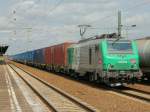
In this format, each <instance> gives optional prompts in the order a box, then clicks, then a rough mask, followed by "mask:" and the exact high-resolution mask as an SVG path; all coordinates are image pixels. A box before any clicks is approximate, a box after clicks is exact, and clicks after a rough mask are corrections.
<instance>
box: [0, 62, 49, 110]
mask: <svg viewBox="0 0 150 112" xmlns="http://www.w3.org/2000/svg"><path fill="white" fill-rule="evenodd" d="M0 112H48V109H47V107H45V105H43V104H42V101H41V99H39V98H38V97H37V95H36V94H35V93H34V91H32V90H31V88H29V87H28V86H27V85H26V84H25V82H23V80H22V79H21V78H20V77H18V75H17V74H16V73H15V72H14V71H13V70H12V69H11V68H10V67H9V66H8V65H7V64H5V63H1V64H0Z"/></svg>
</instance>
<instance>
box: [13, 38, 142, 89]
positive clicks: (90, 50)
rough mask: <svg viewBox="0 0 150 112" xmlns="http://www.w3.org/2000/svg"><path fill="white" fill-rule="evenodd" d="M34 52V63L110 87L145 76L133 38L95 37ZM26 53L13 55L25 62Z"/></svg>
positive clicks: (15, 58)
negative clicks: (142, 72)
mask: <svg viewBox="0 0 150 112" xmlns="http://www.w3.org/2000/svg"><path fill="white" fill-rule="evenodd" d="M109 36H110V35H107V37H109ZM105 37H106V36H105ZM31 52H33V61H32V64H33V65H34V66H36V67H40V68H44V69H47V70H50V71H55V72H61V73H67V74H70V75H71V76H73V77H75V78H77V77H84V78H86V79H88V80H89V81H94V82H103V83H105V84H107V85H110V86H120V85H123V84H127V83H134V82H136V80H137V79H140V77H141V75H142V74H141V72H140V68H139V56H138V50H137V46H136V43H135V42H134V41H131V40H124V39H121V40H116V38H112V39H108V38H104V36H102V37H99V38H95V37H93V38H89V39H85V40H82V41H79V42H78V43H62V44H58V45H54V46H50V47H47V48H42V49H38V50H34V51H31ZM26 54H28V52H26V53H25V54H24V53H23V54H19V55H15V56H12V57H13V58H14V60H15V61H17V60H18V59H19V60H20V61H22V60H24V58H28V57H26ZM24 56H25V57H24ZM22 57H23V58H22ZM26 61H29V59H25V61H24V62H25V63H28V62H26Z"/></svg>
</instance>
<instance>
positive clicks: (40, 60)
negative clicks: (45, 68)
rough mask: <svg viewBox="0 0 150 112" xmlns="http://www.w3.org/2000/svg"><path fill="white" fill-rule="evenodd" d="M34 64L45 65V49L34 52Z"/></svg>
mask: <svg viewBox="0 0 150 112" xmlns="http://www.w3.org/2000/svg"><path fill="white" fill-rule="evenodd" d="M34 63H35V64H44V63H45V61H44V49H43V48H42V49H38V50H35V51H34Z"/></svg>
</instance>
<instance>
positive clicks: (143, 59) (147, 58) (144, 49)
mask: <svg viewBox="0 0 150 112" xmlns="http://www.w3.org/2000/svg"><path fill="white" fill-rule="evenodd" d="M136 41H137V45H138V51H139V57H140V58H139V59H140V67H141V70H142V72H143V78H147V79H148V80H150V37H146V38H141V39H137V40H136Z"/></svg>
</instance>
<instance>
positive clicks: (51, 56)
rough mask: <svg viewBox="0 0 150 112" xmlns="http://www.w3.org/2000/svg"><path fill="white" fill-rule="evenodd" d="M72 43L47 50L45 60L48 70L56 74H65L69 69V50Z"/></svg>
mask: <svg viewBox="0 0 150 112" xmlns="http://www.w3.org/2000/svg"><path fill="white" fill-rule="evenodd" d="M70 45H72V43H68V42H65V43H62V44H59V45H54V46H51V47H47V48H45V51H44V52H45V53H44V58H45V64H46V68H47V69H48V70H53V71H56V72H65V70H66V67H67V48H68V47H69V46H70Z"/></svg>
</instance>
